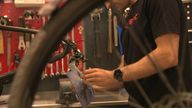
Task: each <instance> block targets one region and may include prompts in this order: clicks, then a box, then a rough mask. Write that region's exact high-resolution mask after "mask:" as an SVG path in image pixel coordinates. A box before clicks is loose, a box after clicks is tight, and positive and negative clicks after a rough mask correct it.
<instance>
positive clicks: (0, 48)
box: [0, 30, 4, 54]
mask: <svg viewBox="0 0 192 108" xmlns="http://www.w3.org/2000/svg"><path fill="white" fill-rule="evenodd" d="M0 54H4V39H3V31H2V30H0Z"/></svg>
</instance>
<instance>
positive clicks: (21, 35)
mask: <svg viewBox="0 0 192 108" xmlns="http://www.w3.org/2000/svg"><path fill="white" fill-rule="evenodd" d="M18 25H19V27H24V25H25V24H24V18H23V17H22V16H20V17H19V19H18ZM18 49H19V50H25V49H26V46H25V41H24V33H22V32H21V33H19V45H18Z"/></svg>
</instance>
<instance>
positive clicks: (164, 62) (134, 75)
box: [120, 33, 179, 81]
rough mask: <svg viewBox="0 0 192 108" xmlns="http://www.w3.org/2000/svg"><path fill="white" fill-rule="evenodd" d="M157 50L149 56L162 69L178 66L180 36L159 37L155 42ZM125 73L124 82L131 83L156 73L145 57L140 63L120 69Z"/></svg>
mask: <svg viewBox="0 0 192 108" xmlns="http://www.w3.org/2000/svg"><path fill="white" fill-rule="evenodd" d="M155 42H156V45H157V48H156V49H154V50H153V51H152V52H151V53H149V55H150V56H151V57H152V58H153V59H154V60H155V61H156V63H157V64H158V65H159V66H160V67H161V69H163V70H164V69H168V68H170V67H173V66H176V65H177V64H178V50H179V35H178V34H174V33H170V34H165V35H162V36H159V37H158V38H156V40H155ZM120 70H121V71H122V72H123V74H124V75H123V80H124V81H130V80H136V79H141V78H144V77H148V76H151V75H153V74H155V73H156V70H155V68H154V66H153V65H152V62H151V61H150V60H149V58H148V57H147V56H144V57H143V58H142V59H140V60H139V61H138V62H136V63H133V64H131V65H128V66H125V67H123V68H121V69H120Z"/></svg>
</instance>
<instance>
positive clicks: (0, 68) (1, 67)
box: [0, 62, 3, 72]
mask: <svg viewBox="0 0 192 108" xmlns="http://www.w3.org/2000/svg"><path fill="white" fill-rule="evenodd" d="M2 70H3V66H2V63H1V62H0V72H1V71H2Z"/></svg>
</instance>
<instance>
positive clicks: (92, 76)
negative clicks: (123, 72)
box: [84, 68, 122, 91]
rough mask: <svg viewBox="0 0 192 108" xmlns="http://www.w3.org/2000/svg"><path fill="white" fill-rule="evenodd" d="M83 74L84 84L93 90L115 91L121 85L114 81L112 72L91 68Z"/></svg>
mask: <svg viewBox="0 0 192 108" xmlns="http://www.w3.org/2000/svg"><path fill="white" fill-rule="evenodd" d="M84 74H85V81H86V83H88V84H90V85H92V86H93V88H94V89H95V90H98V91H105V90H117V89H119V88H121V87H122V83H121V82H119V81H117V80H116V79H114V77H113V72H112V71H109V70H104V69H98V68H93V69H88V70H86V71H85V72H84Z"/></svg>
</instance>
